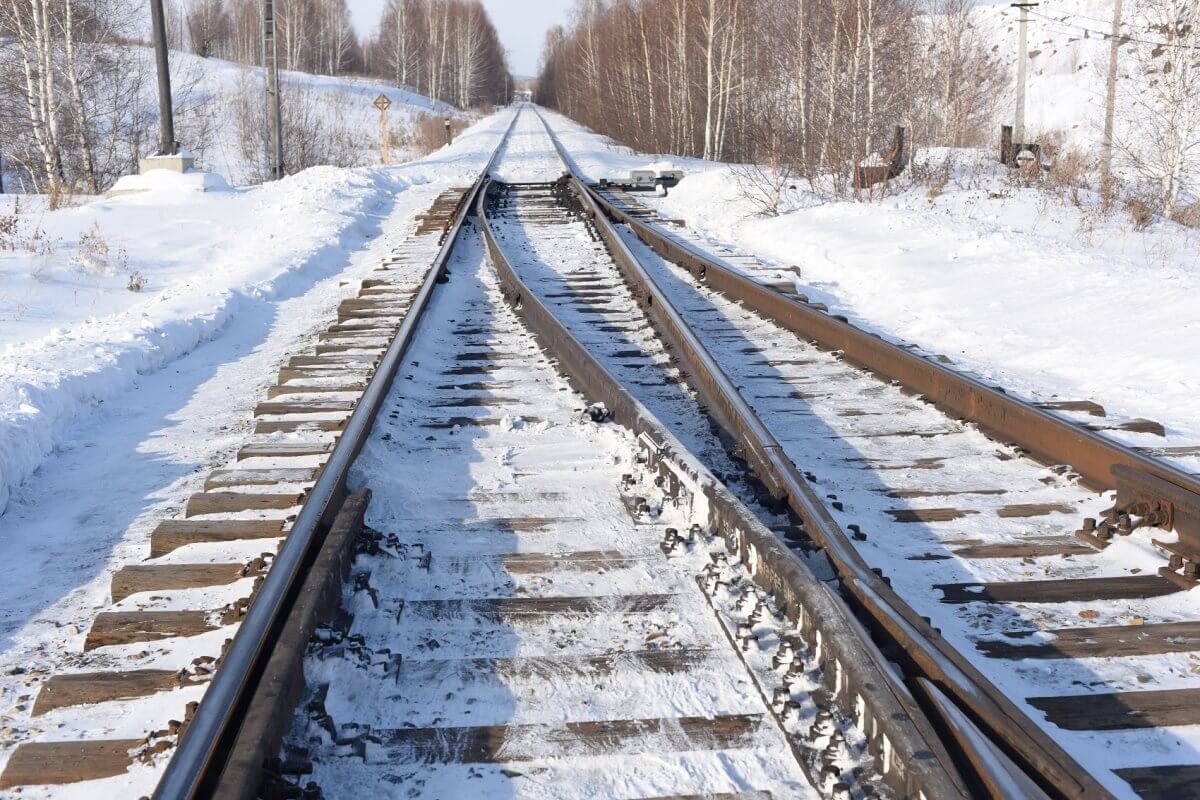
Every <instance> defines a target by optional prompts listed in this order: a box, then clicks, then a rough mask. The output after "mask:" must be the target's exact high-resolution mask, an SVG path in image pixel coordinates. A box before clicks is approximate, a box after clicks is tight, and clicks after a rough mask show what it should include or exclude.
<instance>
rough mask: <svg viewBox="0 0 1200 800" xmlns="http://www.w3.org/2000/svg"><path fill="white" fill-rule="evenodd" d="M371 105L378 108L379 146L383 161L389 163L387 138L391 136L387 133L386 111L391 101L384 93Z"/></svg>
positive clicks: (390, 105)
mask: <svg viewBox="0 0 1200 800" xmlns="http://www.w3.org/2000/svg"><path fill="white" fill-rule="evenodd" d="M371 105H373V106H375V107H376V108H378V109H379V147H380V149H381V150H382V152H383V163H384V164H390V163H392V161H391V158H390V157H389V155H388V145H389V144H391V143H390V142H389V141H388V139H389V138H391V137H390V136H389V135H388V124H387V112H388V109H389V108H391V107H392V101H391V100H389V99H388V96H387V95H386V94H381V95H379V97H376V98H375V102H374V103H372V104H371Z"/></svg>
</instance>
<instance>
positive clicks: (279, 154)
mask: <svg viewBox="0 0 1200 800" xmlns="http://www.w3.org/2000/svg"><path fill="white" fill-rule="evenodd" d="M155 1H156V2H161V0H155ZM275 41H276V40H275V0H263V69H264V70H265V71H266V81H267V138H268V139H269V140H270V144H271V151H270V159H269V161H268V164H267V172H268V173H269V175H270V177H271V179H272V180H279V179H280V178H282V177H283V175H284V171H283V126H282V123H281V122H280V119H279V51H278V49H277V47H276V43H275Z"/></svg>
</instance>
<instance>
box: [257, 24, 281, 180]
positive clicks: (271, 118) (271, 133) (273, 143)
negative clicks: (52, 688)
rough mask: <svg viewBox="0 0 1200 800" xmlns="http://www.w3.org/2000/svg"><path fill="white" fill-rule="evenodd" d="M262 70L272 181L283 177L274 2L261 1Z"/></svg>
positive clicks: (268, 169) (268, 171)
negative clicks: (264, 78)
mask: <svg viewBox="0 0 1200 800" xmlns="http://www.w3.org/2000/svg"><path fill="white" fill-rule="evenodd" d="M262 8H263V70H264V71H265V72H266V80H267V140H268V141H269V143H270V151H269V153H268V163H267V173H268V174H269V175H270V177H271V179H272V180H279V179H280V178H282V177H283V176H284V168H283V123H282V121H281V120H280V118H279V50H278V48H277V46H276V38H275V0H263V6H262Z"/></svg>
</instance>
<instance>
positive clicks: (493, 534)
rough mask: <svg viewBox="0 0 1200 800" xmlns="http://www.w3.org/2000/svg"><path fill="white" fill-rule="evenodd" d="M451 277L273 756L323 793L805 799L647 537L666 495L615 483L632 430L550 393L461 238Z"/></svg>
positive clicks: (380, 435) (470, 245)
mask: <svg viewBox="0 0 1200 800" xmlns="http://www.w3.org/2000/svg"><path fill="white" fill-rule="evenodd" d="M449 271H450V275H451V277H450V281H449V283H448V284H446V285H445V286H443V287H441V291H440V293H439V295H438V296H437V297H436V298H435V299H434V301H433V304H432V306H431V308H430V312H429V318H430V319H434V320H438V321H439V323H440V324H438V325H437V326H436V327H434V325H433V324H432V323H430V324H428V325H427V326H426V327H425V328H423V330H422V333H421V336H420V338H419V340H418V341H417V343H416V344H415V346H414V348H413V350H412V352H411V354H410V360H409V363H408V366H407V367H406V368H405V370H404V380H400V381H397V382H396V384H395V386H394V388H393V391H392V395H391V397H390V398H389V400H388V403H387V406H386V407H385V409H384V412H383V414H382V415H381V417H380V422H379V424H378V425H377V426H376V429H375V431H374V432H373V434H372V436H371V439H370V440H369V441H368V443H367V445H366V446H365V447H364V449H363V452H362V454H361V456H360V458H359V460H358V462H357V464H356V467H355V472H354V481H355V482H356V483H357V484H359V485H364V486H367V487H369V488H370V490H371V497H372V499H371V503H370V507H369V509H368V513H367V519H366V522H367V525H368V528H369V531H370V535H371V536H372V537H374V538H375V540H376V541H377V547H376V548H373V549H374V552H373V553H362V554H360V555H359V556H358V558H357V559H356V560H355V562H354V566H353V569H352V573H353V574H352V578H351V580H350V581H349V582H348V583H347V585H346V587H345V590H344V599H343V613H342V614H341V615H340V616H339V618H338V619H337V620H335V621H334V623H332V624H330V625H329V626H327V627H325V628H322V629H319V630H318V631H317V635H316V637H315V641H314V643H313V644H312V645H310V649H309V654H308V657H307V659H306V662H305V667H304V669H305V675H306V679H307V683H308V690H307V693H306V695H305V696H304V697H303V698H302V699H301V702H300V711H299V713H298V715H297V721H296V723H295V725H294V727H293V731H292V734H291V735H290V736H289V738H288V739H287V740H286V742H285V745H284V754H283V758H282V761H283V762H284V763H288V764H295V765H302V766H303V772H304V773H308V774H305V775H303V776H297V778H298V780H299V782H300V783H301V784H303V783H304V782H307V781H312V782H313V783H315V784H316V785H317V786H319V787H321V790H322V792H323V793H324V794H323V796H325V797H327V798H334V797H350V796H361V794H362V793H363V792H364V791H365V792H366V793H367V794H370V795H384V794H395V793H403V794H404V795H405V796H408V797H464V796H481V797H483V796H497V795H499V794H501V793H503V794H506V795H508V794H512V795H514V796H521V797H559V798H562V797H580V798H584V797H601V796H603V797H616V796H620V797H660V796H713V795H721V796H726V795H728V796H731V797H768V796H771V797H783V796H793V797H805V796H815V795H814V794H813V792H812V790H811V789H810V788H809V787H808V785H807V782H806V780H805V776H804V773H803V772H802V771H801V770H800V769H799V767H798V765H797V764H796V762H795V760H794V757H793V755H792V753H791V751H790V749H789V747H788V745H787V743H786V741H785V739H784V737H783V736H782V734H781V731H780V730H779V729H778V728H777V727H776V726H775V723H774V720H773V718H772V717H771V715H770V712H769V710H768V709H767V708H766V707H765V704H764V702H763V700H762V698H761V696H760V695H759V693H758V692H757V691H755V687H754V683H753V681H751V680H750V679H749V678H748V676H747V675H746V672H745V668H744V667H743V665H742V663H741V661H740V660H739V658H738V657H737V655H736V652H735V651H734V650H733V649H732V647H731V646H730V644H729V642H728V641H727V639H726V637H725V636H724V634H723V633H722V630H721V627H720V625H719V623H718V621H717V619H716V618H714V616H713V615H712V613H711V612H710V611H709V610H708V608H707V604H706V602H705V600H704V597H703V595H702V594H701V592H700V590H699V588H698V587H697V586H696V584H695V582H694V581H692V580H691V573H690V571H688V570H681V569H680V568H679V567H678V566H676V565H674V564H673V563H671V562H670V561H668V559H667V558H666V557H665V556H664V554H663V552H662V551H661V550H660V548H659V542H660V539H661V537H662V526H663V525H664V524H667V523H669V522H671V521H672V520H671V518H670V512H666V513H665V516H664V517H662V518H658V517H657V515H655V518H654V519H651V518H649V517H648V516H646V515H645V514H644V513H643V514H639V513H638V511H637V509H636V508H635V507H634V506H633V505H632V503H631V501H630V498H629V496H628V492H625V493H624V494H623V493H622V491H620V489H621V487H622V486H623V484H622V476H623V475H624V474H627V473H630V472H632V471H633V470H634V464H633V457H634V453H635V450H636V448H635V446H634V442H633V440H632V437H630V436H629V435H628V434H625V433H623V432H622V431H620V430H619V429H617V428H615V427H614V426H611V425H608V426H604V425H597V424H596V423H595V422H593V421H592V419H591V417H589V416H588V414H587V413H586V411H585V408H586V402H585V401H584V400H583V399H582V398H580V397H578V396H577V395H574V394H573V393H570V392H568V391H566V389H567V387H566V386H565V385H564V384H563V381H562V380H561V378H560V377H558V376H557V375H556V374H555V372H554V370H553V368H552V367H551V366H550V365H549V364H548V363H547V360H546V358H545V356H544V354H542V353H541V352H540V351H539V350H538V348H537V345H536V343H535V342H534V340H533V337H532V336H531V335H530V334H529V333H528V332H527V331H526V330H524V329H523V328H522V326H521V324H520V322H519V321H518V320H517V319H516V317H515V316H514V314H513V313H512V311H511V310H509V309H508V307H507V306H506V305H505V304H504V302H503V300H502V298H501V296H500V292H499V291H498V287H497V285H496V281H495V278H494V277H493V275H492V274H491V271H490V269H489V268H488V266H487V264H486V262H485V261H484V259H483V252H482V248H481V246H480V242H479V237H478V234H472V233H467V234H464V238H463V240H462V241H461V242H460V244H459V247H458V249H456V251H455V256H454V259H453V263H452V264H451V267H450V270H449ZM451 423H452V424H451ZM626 488H627V489H628V488H630V487H626ZM677 524H678V525H682V524H683V523H682V522H679V523H677ZM751 789H752V790H753V791H750V790H751Z"/></svg>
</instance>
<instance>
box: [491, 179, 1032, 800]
mask: <svg viewBox="0 0 1200 800" xmlns="http://www.w3.org/2000/svg"><path fill="white" fill-rule="evenodd" d="M486 201H487V196H486V192H485V193H482V194H481V195H480V197H479V199H478V201H477V202H478V212H477V213H478V217H479V219H480V221H481V227H482V229H483V235H484V241H485V243H486V246H487V250H488V254H489V257H490V259H491V261H492V263H493V265H494V266H495V268H496V270H497V273H498V274H499V276H500V282H501V286H502V288H503V291H504V294H505V297H506V299H507V300H508V302H509V303H510V304H512V305H513V306H514V307H515V309H516V311H517V314H518V315H519V316H520V317H521V318H522V319H523V320H524V321H525V322H526V324H527V325H528V326H529V327H530V329H531V330H532V331H533V332H534V334H535V336H536V337H537V339H538V340H539V342H540V343H541V344H542V346H543V347H544V348H546V350H548V351H549V352H550V353H551V354H553V355H554V357H555V358H556V359H557V362H558V367H559V369H560V370H562V371H563V372H564V373H565V374H566V375H567V376H568V378H569V379H570V382H571V383H572V385H573V386H574V388H575V389H577V390H578V391H579V392H581V393H582V394H584V395H585V396H586V397H588V398H590V399H591V400H594V401H598V402H602V403H604V405H605V407H606V408H607V410H608V411H609V412H611V414H612V416H613V420H614V421H615V422H617V423H618V424H620V425H622V426H624V427H626V428H628V429H629V430H630V431H631V432H632V433H633V434H634V435H635V436H637V437H639V439H641V440H642V441H643V442H646V441H647V438H648V440H649V442H648V449H649V450H650V451H651V459H652V461H653V465H654V466H656V467H657V468H658V469H659V470H660V473H661V474H664V475H665V476H667V477H668V484H669V485H677V484H678V483H682V484H684V487H685V489H686V490H689V491H690V492H691V493H692V494H696V495H703V496H704V498H705V500H706V502H705V503H704V504H703V507H706V508H707V512H708V516H709V520H708V528H709V530H712V531H713V532H715V533H718V535H721V536H722V537H724V539H725V540H726V543H727V545H728V546H729V548H730V551H731V552H736V553H738V554H739V556H740V558H741V559H742V560H743V562H745V563H747V564H750V565H751V570H752V572H753V578H754V581H755V582H756V584H757V585H758V586H760V587H761V588H763V589H764V590H766V591H767V592H769V593H770V594H771V595H772V596H773V597H774V598H775V599H776V601H777V602H778V604H779V606H780V607H781V608H782V609H783V610H784V611H785V613H786V614H787V616H788V618H789V619H790V620H791V621H792V622H795V623H797V624H798V625H799V626H800V628H801V630H802V631H803V632H805V633H806V634H812V633H815V632H818V631H819V632H820V638H819V639H818V641H820V642H822V645H821V648H820V649H821V650H822V658H823V659H824V661H825V664H826V665H829V666H830V668H829V669H826V670H825V676H826V680H827V682H828V683H829V688H830V690H831V692H833V693H834V694H835V695H836V696H838V697H839V698H841V699H842V700H843V701H844V702H845V707H846V708H848V709H854V710H856V711H857V710H861V713H862V714H863V715H864V718H861V719H859V720H858V722H859V726H860V729H861V730H864V731H868V732H873V733H871V735H870V738H871V747H872V752H873V753H874V755H875V757H876V762H877V765H878V766H879V767H880V769H881V771H882V772H883V774H884V777H885V779H886V780H887V781H888V782H889V783H890V784H891V785H892V786H893V788H895V789H897V790H898V791H899V792H900V793H901V795H902V796H905V797H921V796H923V797H925V798H928V799H929V800H934V798H939V799H942V798H960V797H961V798H966V797H972V796H973V795H972V794H971V793H970V791H969V790H968V789H967V788H966V787H965V786H964V784H963V782H962V778H961V777H960V775H959V774H958V770H957V768H956V767H955V766H954V764H953V760H952V758H951V757H950V755H949V754H948V753H947V751H946V750H945V748H944V747H943V746H942V743H941V742H940V741H939V738H938V736H937V734H936V732H935V731H934V730H933V728H932V726H931V725H930V724H929V722H928V720H926V719H925V716H924V713H923V712H922V711H921V709H920V708H919V707H918V706H917V704H916V702H915V700H914V699H913V697H912V695H911V694H910V692H909V691H908V689H907V687H906V686H905V685H904V684H903V683H902V682H901V681H900V680H899V679H898V677H897V676H896V675H895V673H894V671H893V670H892V668H891V667H890V666H889V665H888V664H887V663H886V659H885V658H884V656H883V654H882V653H881V652H880V651H879V649H878V648H877V647H876V646H875V645H874V643H873V642H872V641H871V640H870V637H869V635H868V634H867V632H866V631H865V630H864V629H863V628H862V626H861V625H860V624H859V623H858V621H857V620H856V619H855V618H854V616H853V615H852V614H851V613H850V611H849V609H848V607H847V606H846V605H845V604H844V603H843V602H842V601H841V600H840V598H838V597H837V596H836V595H835V594H834V592H833V591H832V590H830V589H829V587H827V586H826V585H825V584H824V583H822V582H821V581H820V580H819V579H818V578H817V577H816V576H815V575H814V574H813V573H812V572H811V571H810V570H809V568H808V567H807V566H806V565H805V564H804V563H803V562H802V561H801V560H800V559H799V558H798V557H797V556H796V555H795V554H794V553H792V552H791V551H790V550H789V549H787V548H786V547H784V546H783V545H782V543H780V541H779V540H778V539H777V538H776V537H775V535H774V534H773V533H771V531H770V530H769V529H767V528H766V527H765V526H764V525H763V523H762V522H761V521H760V520H759V519H758V518H757V517H755V516H754V515H753V514H752V513H751V512H750V510H749V509H747V508H746V506H745V505H744V504H742V502H741V501H740V500H738V499H737V498H736V497H735V496H734V495H733V494H732V493H731V492H730V491H729V490H728V489H727V488H726V487H725V486H724V484H722V483H720V482H719V481H718V480H717V479H716V478H715V477H714V476H713V475H712V474H711V473H710V472H709V471H708V470H707V468H705V467H704V466H703V465H702V464H700V463H699V462H698V461H696V460H695V459H694V458H693V457H692V456H691V455H690V453H689V452H688V451H687V449H686V448H685V447H684V446H683V445H682V444H680V443H679V441H678V440H677V439H676V438H675V436H674V435H673V434H672V433H671V432H670V431H669V430H668V429H667V428H666V427H665V426H664V425H663V424H662V423H661V422H660V421H659V420H658V419H657V418H656V417H655V416H654V415H653V413H652V412H651V411H650V410H649V409H647V408H646V407H645V406H644V405H642V403H641V402H639V401H638V400H637V399H636V398H634V397H633V396H632V395H631V394H630V393H629V392H628V390H627V389H626V388H625V387H624V386H623V385H622V384H621V383H620V381H618V380H617V379H616V378H615V377H614V376H613V375H612V374H611V373H610V372H609V371H608V370H607V369H605V368H604V366H603V365H602V364H600V362H599V361H598V360H597V359H596V357H595V356H593V355H592V353H591V352H590V351H589V350H588V349H587V347H585V346H584V345H583V344H581V343H580V342H579V340H578V339H576V338H575V337H574V336H573V335H572V334H571V332H570V331H569V330H568V329H567V328H566V327H565V326H564V325H563V324H562V323H561V322H560V321H559V320H558V318H557V317H555V315H554V313H553V312H552V311H550V310H549V309H548V308H547V307H546V305H545V304H544V303H542V301H541V300H540V299H539V298H538V297H537V296H536V295H535V294H534V293H533V292H531V291H530V290H529V289H528V287H527V286H526V285H525V284H524V283H523V282H522V281H521V279H520V277H519V276H518V275H517V273H516V271H515V270H514V269H513V267H512V265H511V264H510V263H509V262H508V260H507V258H506V257H505V255H504V252H503V250H502V249H501V248H500V246H499V245H498V244H497V242H496V239H495V235H494V233H493V231H492V229H491V226H490V224H489V223H488V220H487V214H486V206H485V204H486ZM839 676H841V677H840V678H839ZM1017 778H1018V776H1009V778H1008V781H1015V780H1017ZM996 780H998V781H1000V782H1004V780H1005V779H1004V778H1002V777H997V778H996ZM1035 797H1036V796H1035Z"/></svg>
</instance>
